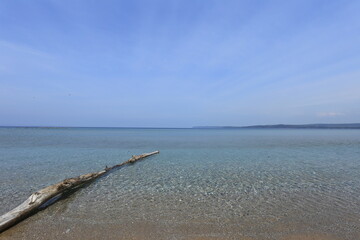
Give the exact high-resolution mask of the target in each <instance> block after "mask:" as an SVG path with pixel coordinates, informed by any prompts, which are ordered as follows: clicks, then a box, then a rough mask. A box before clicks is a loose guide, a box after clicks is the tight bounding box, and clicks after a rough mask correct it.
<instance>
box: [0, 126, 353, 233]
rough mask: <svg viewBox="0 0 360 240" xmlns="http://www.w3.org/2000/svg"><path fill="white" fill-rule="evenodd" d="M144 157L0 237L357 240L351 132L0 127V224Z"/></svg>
mask: <svg viewBox="0 0 360 240" xmlns="http://www.w3.org/2000/svg"><path fill="white" fill-rule="evenodd" d="M155 150H160V154H158V155H154V156H152V157H149V158H147V159H145V160H144V161H141V162H139V163H136V164H134V165H131V166H127V167H124V168H121V169H118V170H116V171H113V172H111V173H110V174H108V175H106V176H105V177H102V178H101V179H99V180H97V181H95V182H93V183H91V184H90V185H89V186H87V187H85V188H82V189H80V190H79V191H77V192H76V193H74V194H73V195H71V196H69V197H67V198H65V199H62V200H61V201H59V202H57V203H55V204H54V205H52V206H50V207H48V208H47V209H45V210H43V211H41V212H39V213H38V214H36V215H34V216H32V217H30V218H28V219H26V220H25V221H23V222H21V223H20V224H18V225H17V226H15V227H14V228H12V229H10V230H8V231H6V232H4V233H3V234H2V235H0V238H4V239H5V238H6V239H81V238H86V239H101V238H102V239H107V238H108V239H114V238H115V239H290V238H291V237H289V238H287V236H305V235H309V234H310V235H312V236H320V237H319V238H318V239H360V130H294V129H291V130H281V129H273V130H270V129H266V130H260V129H241V130H240V129H232V130H221V129H117V128H60V129H50V128H48V129H47V128H0V171H1V172H0V214H3V213H5V212H7V211H9V210H11V209H12V208H14V207H16V206H17V205H18V204H20V203H21V202H22V201H24V200H25V199H26V198H27V197H28V196H29V195H30V194H31V193H32V192H34V191H36V190H38V189H40V188H43V187H45V186H48V185H50V184H54V183H56V182H59V181H61V180H63V179H64V178H68V177H75V176H78V175H80V174H84V173H88V172H94V171H99V170H101V169H103V168H104V167H105V166H112V165H115V164H117V163H120V162H123V161H125V160H127V159H128V158H129V157H131V155H135V154H141V153H145V152H151V151H155ZM324 236H325V238H322V237H324ZM326 237H329V238H326ZM292 239H295V238H292ZM304 239H305V238H304ZM309 239H310V238H309ZM311 239H312V238H311ZM314 239H315V238H314Z"/></svg>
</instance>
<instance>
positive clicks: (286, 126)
mask: <svg viewBox="0 0 360 240" xmlns="http://www.w3.org/2000/svg"><path fill="white" fill-rule="evenodd" d="M193 128H196V129H360V123H338V124H327V123H316V124H275V125H252V126H196V127H193Z"/></svg>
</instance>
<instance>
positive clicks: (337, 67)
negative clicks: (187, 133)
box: [0, 0, 360, 127]
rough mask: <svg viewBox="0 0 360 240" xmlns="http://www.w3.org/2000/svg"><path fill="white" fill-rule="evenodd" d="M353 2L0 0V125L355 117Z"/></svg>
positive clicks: (357, 17) (359, 97)
mask: <svg viewBox="0 0 360 240" xmlns="http://www.w3.org/2000/svg"><path fill="white" fill-rule="evenodd" d="M359 12H360V1H358V0H354V1H352V0H343V1H338V0H322V1H318V0H299V1H287V0H285V1H276V0H274V1H257V0H249V1H247V0H234V1H232V0H222V1H219V0H216V1H212V0H206V1H204V0H181V1H172V0H163V1H156V0H152V1H145V0H144V1H138V0H131V1H130V0H129V1H121V0H116V1H115V0H114V1H111V0H103V1H93V0H83V1H81V0H47V1H39V0H32V1H28V0H23V1H22V0H1V1H0V125H2V126H84V127H90V126H93V127H192V126H204V125H205V126H213V125H222V126H244V125H254V124H278V123H287V124H301V123H355V122H360V14H359Z"/></svg>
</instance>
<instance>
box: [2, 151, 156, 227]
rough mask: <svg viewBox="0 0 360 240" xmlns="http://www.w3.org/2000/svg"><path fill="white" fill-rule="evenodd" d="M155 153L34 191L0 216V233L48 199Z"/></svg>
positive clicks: (55, 198)
mask: <svg viewBox="0 0 360 240" xmlns="http://www.w3.org/2000/svg"><path fill="white" fill-rule="evenodd" d="M157 153H159V151H155V152H151V153H144V154H141V155H134V156H132V157H131V158H130V159H129V160H127V161H125V162H123V163H120V164H117V165H115V166H112V167H106V168H105V169H104V170H102V171H99V172H94V173H88V174H84V175H80V176H78V177H74V178H67V179H65V180H63V181H61V182H59V183H56V184H54V185H51V186H48V187H46V188H43V189H40V190H38V191H36V192H34V193H33V194H31V196H30V197H29V198H28V199H26V200H25V202H23V203H22V204H20V205H19V206H17V207H16V208H14V209H13V210H11V211H10V212H7V213H5V214H4V215H2V216H0V233H1V232H3V231H5V230H6V229H8V228H10V227H12V226H13V225H15V224H16V223H18V222H20V221H21V220H23V219H25V218H26V217H28V216H30V215H32V214H34V213H35V212H36V211H38V210H39V208H40V207H41V206H44V205H46V204H47V203H48V202H49V201H51V202H52V203H53V202H55V201H56V200H58V199H59V196H61V195H62V194H64V193H66V192H69V191H73V190H75V189H77V188H79V187H81V186H82V185H84V184H85V183H89V182H91V181H93V180H95V179H96V178H98V177H100V176H102V175H104V174H105V173H107V172H109V171H110V170H112V169H114V168H118V167H121V166H124V165H126V164H129V163H134V162H136V161H138V160H140V159H143V158H146V157H148V156H151V155H154V154H157Z"/></svg>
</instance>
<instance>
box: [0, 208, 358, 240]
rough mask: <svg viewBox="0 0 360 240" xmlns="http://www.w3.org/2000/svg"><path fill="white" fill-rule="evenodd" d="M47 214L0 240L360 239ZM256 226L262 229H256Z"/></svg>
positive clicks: (234, 226) (284, 229)
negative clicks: (79, 219) (88, 220)
mask: <svg viewBox="0 0 360 240" xmlns="http://www.w3.org/2000/svg"><path fill="white" fill-rule="evenodd" d="M43 216H44V214H43V213H40V216H33V217H30V218H28V219H26V220H25V221H23V222H21V223H19V224H18V225H16V226H15V227H13V228H11V229H9V230H7V231H5V232H3V233H2V234H1V235H0V239H1V240H3V239H9V240H12V239H13V240H20V239H24V240H25V239H29V240H32V239H34V240H35V239H36V240H45V239H55V240H56V239H69V240H78V239H88V240H92V239H94V240H95V239H119V240H122V239H124V240H125V239H126V240H143V239H144V240H145V239H150V240H152V239H190V240H223V239H239V240H269V239H273V240H275V239H276V240H277V239H279V240H347V239H353V240H355V239H360V234H359V233H358V232H357V233H356V232H354V233H353V234H352V235H351V236H346V237H341V236H336V235H334V234H326V233H318V232H304V231H305V229H306V227H305V226H304V227H301V226H297V229H295V228H294V227H291V226H289V225H288V226H285V225H279V224H276V223H275V224H274V225H273V227H272V228H266V229H263V230H262V231H261V230H260V229H261V228H258V227H257V226H239V225H238V224H235V223H234V224H231V223H226V224H223V225H222V224H212V223H209V222H207V223H206V222H192V223H191V222H188V223H176V224H174V223H168V224H164V223H156V222H153V223H151V222H128V223H126V224H103V223H96V222H93V223H81V222H74V221H72V220H69V219H50V217H45V218H46V219H45V221H46V222H47V223H44V219H42V220H40V221H39V219H40V218H41V217H43ZM256 229H258V230H259V231H258V232H256Z"/></svg>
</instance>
